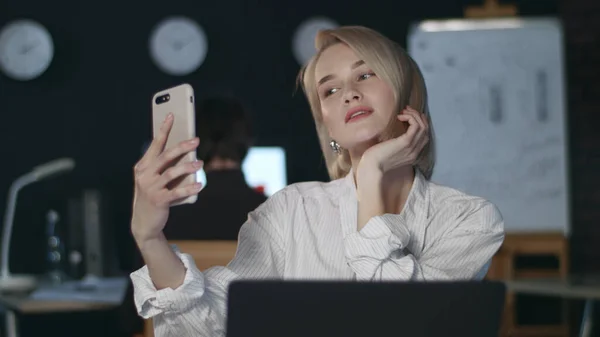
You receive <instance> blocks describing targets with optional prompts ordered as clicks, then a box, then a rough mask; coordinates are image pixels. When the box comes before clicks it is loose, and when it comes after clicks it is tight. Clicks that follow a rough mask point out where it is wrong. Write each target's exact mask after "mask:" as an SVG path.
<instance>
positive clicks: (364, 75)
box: [359, 73, 375, 80]
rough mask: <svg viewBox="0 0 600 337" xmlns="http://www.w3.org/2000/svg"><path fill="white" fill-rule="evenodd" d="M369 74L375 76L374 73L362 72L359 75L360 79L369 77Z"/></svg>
mask: <svg viewBox="0 0 600 337" xmlns="http://www.w3.org/2000/svg"><path fill="white" fill-rule="evenodd" d="M371 76H375V74H374V73H366V74H362V75H360V76H359V79H360V80H366V79H367V78H369V77H371Z"/></svg>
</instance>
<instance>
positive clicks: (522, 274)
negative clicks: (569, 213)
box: [487, 233, 569, 337]
mask: <svg viewBox="0 0 600 337" xmlns="http://www.w3.org/2000/svg"><path fill="white" fill-rule="evenodd" d="M528 256H529V257H533V256H538V257H539V256H554V257H555V258H556V259H557V261H558V266H557V268H553V269H530V268H517V267H516V265H515V261H516V259H517V258H518V257H528ZM568 270H569V245H568V239H567V238H566V237H565V236H564V234H562V233H535V234H506V237H505V239H504V243H503V245H502V247H501V248H500V250H499V251H498V253H497V254H496V255H495V256H494V258H493V260H492V265H491V266H490V270H489V272H488V274H487V279H490V280H511V279H527V278H529V279H531V278H557V279H559V278H560V279H566V278H567V276H568ZM515 299H516V296H515V294H514V293H512V292H507V294H506V303H505V309H504V315H503V320H502V328H501V333H500V336H501V337H508V336H511V337H517V336H540V337H567V336H569V324H568V310H567V308H568V306H567V303H566V301H565V302H563V305H562V318H563V319H562V324H558V325H518V324H517V322H516V315H517V307H516V301H515Z"/></svg>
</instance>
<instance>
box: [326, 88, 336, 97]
mask: <svg viewBox="0 0 600 337" xmlns="http://www.w3.org/2000/svg"><path fill="white" fill-rule="evenodd" d="M337 91H338V89H337V88H333V89H329V90H327V91H325V96H329V95H332V94H335V93H336V92H337Z"/></svg>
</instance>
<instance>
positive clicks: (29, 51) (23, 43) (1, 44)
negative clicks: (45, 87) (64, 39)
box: [0, 19, 54, 81]
mask: <svg viewBox="0 0 600 337" xmlns="http://www.w3.org/2000/svg"><path fill="white" fill-rule="evenodd" d="M53 56H54V44H53V42H52V36H51V35H50V33H49V32H48V30H47V29H46V28H45V27H44V26H42V25H41V24H39V23H38V22H36V21H33V20H28V19H23V20H15V21H12V22H9V23H8V24H6V25H5V26H4V27H2V30H0V70H1V71H2V72H3V73H4V74H5V75H6V76H8V77H10V78H12V79H15V80H19V81H28V80H32V79H34V78H36V77H38V76H40V75H41V74H43V73H44V72H45V71H46V69H48V67H49V66H50V63H51V62H52V58H53Z"/></svg>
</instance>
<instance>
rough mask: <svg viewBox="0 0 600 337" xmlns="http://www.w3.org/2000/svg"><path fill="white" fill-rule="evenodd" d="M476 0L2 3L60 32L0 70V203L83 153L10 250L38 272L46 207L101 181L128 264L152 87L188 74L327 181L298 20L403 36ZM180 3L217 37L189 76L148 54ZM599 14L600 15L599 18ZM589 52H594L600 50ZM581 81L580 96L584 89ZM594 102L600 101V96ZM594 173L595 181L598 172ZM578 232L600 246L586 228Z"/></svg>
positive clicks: (530, 8) (13, 13)
mask: <svg viewBox="0 0 600 337" xmlns="http://www.w3.org/2000/svg"><path fill="white" fill-rule="evenodd" d="M477 2H478V1H464V0H463V1H461V0H454V1H448V0H423V1H421V2H417V1H404V2H398V1H384V0H373V1H369V2H365V1H359V0H348V1H344V2H339V1H335V2H334V1H329V2H321V1H316V0H309V1H303V2H302V6H301V7H288V6H289V5H290V4H289V3H288V2H285V1H269V2H267V3H263V5H262V6H258V3H256V5H251V4H248V3H246V2H244V1H236V2H228V1H182V0H171V1H168V2H164V1H156V0H150V1H145V2H137V3H134V2H133V1H114V0H109V1H105V2H83V1H75V0H64V1H61V2H59V3H58V4H57V3H56V2H54V3H53V2H47V1H41V0H29V1H16V0H4V1H1V2H0V25H2V24H4V23H6V22H7V21H8V20H10V19H14V18H18V17H29V18H33V19H36V20H38V21H39V22H41V23H42V24H44V25H45V26H46V27H47V28H48V29H49V31H50V33H51V34H52V36H53V38H54V42H55V47H56V55H55V59H54V61H53V63H52V65H51V66H50V68H49V69H48V71H47V72H46V73H45V74H44V75H42V77H40V78H39V79H36V80H33V81H30V82H26V83H20V82H16V81H13V80H10V79H8V78H6V77H4V76H3V75H1V74H0V116H2V119H3V120H2V122H1V123H0V144H2V145H3V146H2V151H1V153H2V158H3V165H2V174H1V175H0V191H2V195H0V205H4V203H5V196H4V193H5V192H4V191H7V189H8V187H9V184H10V183H11V181H13V180H14V179H15V178H16V177H17V176H19V175H20V174H23V173H24V172H26V171H28V170H29V169H30V168H31V167H32V166H34V165H37V164H40V163H43V162H45V161H47V160H51V159H54V158H56V157H59V156H72V157H74V158H75V159H76V160H77V169H76V171H74V172H73V173H72V174H70V175H67V176H63V177H59V178H55V179H53V180H49V181H47V182H42V183H39V184H37V185H32V186H30V187H28V188H26V189H25V190H24V191H23V192H22V194H21V196H20V198H19V203H18V210H17V215H16V228H15V233H14V235H15V237H14V239H15V245H14V247H13V249H12V254H13V258H12V259H11V260H12V261H13V267H12V269H13V271H16V272H40V271H41V270H42V268H41V266H40V265H39V261H40V259H41V258H40V257H41V256H42V254H43V244H44V242H43V223H44V214H45V212H46V211H47V210H48V209H49V208H50V207H54V208H56V209H59V210H64V204H65V198H66V197H67V196H69V195H73V194H77V193H79V192H80V190H81V189H82V188H84V187H95V188H103V189H104V190H105V191H107V192H108V195H109V196H110V197H111V198H112V202H113V205H114V206H115V209H114V210H115V211H116V213H115V214H116V215H115V217H114V223H113V225H114V228H115V230H116V234H115V236H114V237H115V244H116V245H118V247H119V249H120V255H121V258H122V259H123V265H122V267H123V268H125V269H129V268H130V263H129V256H130V255H131V252H132V247H131V240H130V236H129V229H128V221H129V216H130V207H131V197H132V174H131V170H132V169H131V168H132V166H133V165H134V163H135V161H136V160H137V159H138V157H139V154H140V149H141V146H142V144H143V142H144V141H145V140H147V139H149V138H150V137H151V120H150V98H151V96H152V94H153V93H154V92H155V91H157V90H159V89H163V88H165V87H168V86H171V85H174V84H178V83H181V82H188V83H190V84H192V85H193V86H194V88H195V91H196V96H197V97H198V98H201V97H203V96H206V95H210V94H214V93H229V94H234V95H236V96H238V97H240V98H242V99H243V100H244V101H245V103H246V104H247V106H248V108H249V109H250V111H251V114H252V116H253V118H254V120H255V125H256V131H257V133H258V145H280V146H284V147H285V148H286V149H287V151H288V177H289V181H290V182H296V181H303V180H315V179H316V180H326V179H327V176H326V170H325V168H324V166H323V162H322V160H321V154H320V152H319V148H318V143H317V140H316V134H315V131H314V126H313V121H312V119H311V115H310V112H309V110H308V107H307V104H306V102H305V100H304V97H303V95H302V93H301V92H300V91H299V92H297V93H296V95H295V96H294V88H295V77H296V74H297V71H298V70H299V67H298V65H297V64H296V62H295V60H294V58H293V55H292V52H291V48H290V47H291V37H292V35H293V32H294V29H295V28H296V26H297V25H298V24H299V23H300V22H301V21H303V20H304V19H306V18H308V17H310V16H312V15H317V14H320V15H326V16H329V17H331V18H333V19H335V20H337V21H338V22H339V23H340V24H361V25H366V26H370V27H372V28H375V29H377V30H379V31H381V32H382V33H384V34H386V35H388V36H389V37H391V38H392V39H395V40H397V41H400V42H401V43H402V44H404V41H405V37H406V34H407V28H408V25H409V24H410V23H411V22H412V21H416V20H420V19H424V18H443V17H460V16H461V15H462V9H463V6H464V5H465V4H467V3H477ZM592 2H593V0H589V1H584V0H569V4H567V1H566V0H564V5H563V6H562V7H560V8H561V10H564V11H573V10H574V9H576V8H577V6H581V7H583V6H584V3H590V4H591V3H592ZM517 3H518V4H519V5H520V8H521V12H522V13H523V15H526V16H527V15H555V14H557V13H558V11H559V4H558V3H557V1H556V0H554V1H534V0H522V1H517ZM267 5H268V6H267ZM590 6H595V5H590ZM596 8H597V7H596ZM173 14H184V15H187V16H189V17H191V18H193V19H195V20H197V21H198V22H199V23H200V24H201V25H202V26H203V28H204V29H205V31H206V33H207V36H208V41H209V52H208V55H207V58H206V61H205V63H204V64H203V65H202V67H201V68H200V69H199V70H198V71H196V72H195V73H193V74H192V75H190V76H186V77H182V78H175V77H171V76H167V75H165V74H163V73H161V72H160V71H159V70H158V69H157V68H156V67H155V66H154V65H153V64H152V63H151V61H150V58H149V56H148V48H147V43H148V36H149V34H150V31H151V29H152V27H153V26H154V24H156V23H157V22H158V21H159V20H160V19H161V18H163V17H164V16H168V15H173ZM584 14H585V13H582V15H584ZM569 15H570V16H566V18H567V20H572V21H573V22H571V23H569V22H567V28H568V29H570V31H569V32H570V33H568V34H567V37H568V38H569V39H570V40H569V42H568V45H569V46H570V47H573V48H575V49H574V50H570V51H568V52H569V55H568V58H569V60H570V64H569V66H570V67H574V66H575V65H576V64H577V63H575V62H576V61H574V60H576V59H577V58H576V57H577V55H579V54H576V53H581V50H579V51H578V49H577V48H583V47H580V46H582V45H583V44H585V43H586V42H576V40H577V38H578V35H577V34H578V33H576V28H575V26H576V25H577V27H579V23H577V22H579V21H578V20H579V18H578V17H576V16H574V14H573V15H571V14H569ZM596 18H598V15H597V14H596ZM575 21H577V22H575ZM592 21H593V20H592ZM598 21H599V20H597V19H596V23H597V22H598ZM577 29H583V28H581V27H580V28H577ZM595 36H596V38H597V35H595ZM595 52H596V54H595V55H598V54H597V52H598V49H595ZM580 56H581V55H580ZM581 57H584V56H581ZM596 59H597V58H596ZM569 71H570V73H571V76H570V81H571V82H572V83H569V85H570V87H575V88H578V87H586V85H585V84H586V83H591V82H592V81H595V83H596V84H595V85H596V88H598V86H597V85H598V84H597V83H598V82H597V81H598V75H596V76H595V77H593V76H591V75H589V74H588V73H587V72H585V71H582V72H581V75H580V76H576V75H574V70H572V69H570V70H569ZM585 74H587V77H586V75H585ZM585 81H588V82H585ZM573 90H575V92H574V93H575V94H576V95H577V94H578V93H579V92H578V91H576V89H573ZM573 90H572V91H571V93H573ZM581 90H585V89H581ZM596 93H597V92H596ZM596 96H598V95H596ZM578 97H579V98H577V99H571V107H572V108H573V107H574V106H575V107H577V110H578V111H577V114H579V115H578V116H579V117H578V118H579V119H578V120H579V121H583V120H585V119H586V118H589V117H590V115H591V112H592V108H591V107H592V105H588V106H587V107H588V108H587V110H586V109H582V108H581V107H582V104H584V103H582V102H583V100H585V99H586V97H583V96H582V95H581V94H580V95H579V96H578ZM587 99H590V96H589V95H588V96H587ZM593 106H595V107H596V109H597V108H598V101H597V98H596V103H595V105H593ZM571 112H573V109H571ZM571 126H572V127H573V128H575V127H576V128H577V129H572V130H571V132H572V133H577V132H578V130H579V128H584V129H585V128H586V127H588V129H589V130H592V129H591V128H590V125H589V124H587V125H582V124H578V123H571ZM590 144H597V145H595V148H596V149H597V148H599V147H600V140H599V139H598V136H597V135H594V134H592V133H591V131H590V132H589V133H587V134H586V137H585V139H583V138H574V141H573V142H572V144H571V147H572V148H573V150H572V153H573V154H574V156H575V158H576V160H575V162H574V167H573V169H572V170H573V171H574V172H582V171H580V170H584V171H585V172H587V173H586V174H584V176H585V177H586V178H585V179H591V178H593V176H595V175H594V174H595V173H594V172H595V171H594V168H596V167H598V165H599V164H600V163H599V162H598V158H600V157H596V159H593V160H592V161H590V159H589V158H588V157H586V153H588V152H587V151H588V150H589V149H593V145H590ZM580 148H581V149H582V150H579V149H580ZM586 158H588V159H586ZM596 171H597V170H596ZM582 179H583V178H582ZM594 181H597V182H599V183H600V180H599V179H598V178H595V180H594ZM597 185H598V184H596V185H594V184H586V183H583V181H582V180H576V184H575V187H574V193H575V194H576V195H585V196H588V197H587V198H583V199H585V200H584V201H582V200H581V199H579V198H575V200H576V201H578V202H580V204H579V206H577V207H576V208H575V210H576V211H577V214H576V216H575V225H574V226H575V228H574V234H575V236H576V237H580V236H582V235H581V233H585V235H587V234H588V233H591V232H590V231H594V233H596V237H600V231H598V230H588V229H586V228H588V227H590V226H593V225H594V221H596V220H598V219H600V214H599V213H597V212H598V211H591V210H590V209H593V206H594V205H593V203H592V202H591V200H590V198H589V197H590V196H596V198H595V200H599V199H600V198H598V197H597V192H596V191H597V188H595V187H596V186H597ZM0 212H3V211H0ZM579 212H581V213H579ZM581 214H586V215H585V216H583V215H581ZM201 221H202V219H199V220H198V222H199V223H200V224H201V225H206V226H212V225H215V224H202V223H201ZM577 233H579V234H577ZM578 235H579V236H578ZM581 242H585V244H586V245H592V246H593V242H592V243H590V242H591V239H585V240H584V239H582V241H581ZM583 251H585V254H587V255H586V256H589V254H596V253H597V251H595V250H593V249H592V248H590V249H587V248H586V249H583V248H582V249H581V250H580V252H583Z"/></svg>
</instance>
